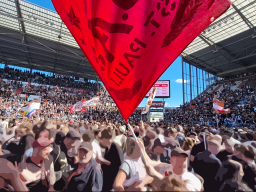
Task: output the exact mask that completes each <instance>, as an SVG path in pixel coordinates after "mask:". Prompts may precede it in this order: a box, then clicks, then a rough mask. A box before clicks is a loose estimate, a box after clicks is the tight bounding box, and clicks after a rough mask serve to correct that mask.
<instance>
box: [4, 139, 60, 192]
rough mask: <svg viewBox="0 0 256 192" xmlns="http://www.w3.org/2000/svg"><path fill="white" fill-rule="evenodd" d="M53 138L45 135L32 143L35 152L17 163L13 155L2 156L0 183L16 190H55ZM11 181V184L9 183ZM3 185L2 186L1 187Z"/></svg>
mask: <svg viewBox="0 0 256 192" xmlns="http://www.w3.org/2000/svg"><path fill="white" fill-rule="evenodd" d="M51 144H52V140H49V139H48V138H47V135H43V136H42V137H40V138H39V139H37V140H35V141H34V142H33V144H32V147H33V154H32V156H31V157H27V158H26V159H24V160H23V161H21V162H19V163H17V161H16V159H15V158H12V157H13V156H4V157H1V158H0V164H1V166H2V167H1V169H0V178H1V179H0V180H1V181H0V183H2V184H3V183H4V185H5V186H6V187H7V189H13V190H15V191H28V189H29V191H48V190H50V191H51V190H53V185H54V183H55V174H54V167H53V163H52V160H51V159H50V152H51V150H52V147H51ZM10 183H11V186H10V185H9V184H10ZM1 187H3V186H0V188H1Z"/></svg>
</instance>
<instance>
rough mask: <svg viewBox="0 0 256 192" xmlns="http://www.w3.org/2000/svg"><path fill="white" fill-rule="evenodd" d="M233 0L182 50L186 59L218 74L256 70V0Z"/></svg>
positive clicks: (223, 75) (221, 75) (224, 74)
mask: <svg viewBox="0 0 256 192" xmlns="http://www.w3.org/2000/svg"><path fill="white" fill-rule="evenodd" d="M232 2H233V4H232V6H231V7H230V8H229V10H228V11H227V12H226V13H225V14H223V15H222V16H221V17H220V18H218V19H217V20H216V21H215V22H213V23H212V24H211V25H210V26H209V27H208V28H207V29H206V30H205V31H204V32H203V33H201V35H199V36H198V37H197V38H196V39H195V40H194V41H193V42H192V43H191V44H190V45H189V46H188V47H187V49H185V50H184V52H183V53H182V57H183V58H184V60H185V61H186V62H188V63H190V64H192V65H194V66H196V67H198V68H200V69H203V70H205V71H207V72H209V73H212V74H214V75H217V76H220V77H225V76H229V75H233V74H239V73H243V72H245V71H252V70H256V28H255V26H256V1H255V0H232Z"/></svg>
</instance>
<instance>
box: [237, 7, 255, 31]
mask: <svg viewBox="0 0 256 192" xmlns="http://www.w3.org/2000/svg"><path fill="white" fill-rule="evenodd" d="M232 7H233V8H234V9H235V10H236V12H237V13H238V15H239V16H240V17H241V18H242V20H243V21H244V22H245V24H246V25H247V26H248V27H249V29H252V30H253V29H254V26H253V24H252V23H251V22H250V21H249V20H248V19H247V18H246V17H245V16H244V14H243V13H242V12H241V11H240V10H239V9H238V8H237V7H236V6H235V5H234V3H233V4H232Z"/></svg>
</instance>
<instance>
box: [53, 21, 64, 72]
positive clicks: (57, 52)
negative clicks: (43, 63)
mask: <svg viewBox="0 0 256 192" xmlns="http://www.w3.org/2000/svg"><path fill="white" fill-rule="evenodd" d="M62 26H63V22H61V25H60V33H59V36H58V38H59V40H58V43H57V49H56V55H55V64H54V71H55V67H56V63H57V62H58V56H59V49H60V39H61V32H62ZM54 73H55V72H54Z"/></svg>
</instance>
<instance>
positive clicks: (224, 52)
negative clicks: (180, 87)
mask: <svg viewBox="0 0 256 192" xmlns="http://www.w3.org/2000/svg"><path fill="white" fill-rule="evenodd" d="M199 37H200V38H201V39H202V40H203V41H204V42H205V43H207V44H208V45H209V46H211V47H213V49H214V50H213V53H217V52H219V53H220V54H221V55H222V56H223V57H224V58H226V59H227V60H229V61H230V60H234V57H233V56H232V55H231V54H230V53H229V51H227V50H226V49H225V48H220V47H219V46H218V44H217V43H214V42H213V41H211V40H210V39H209V38H207V37H205V36H204V35H203V34H201V35H199ZM237 64H238V65H240V66H241V67H243V66H244V64H243V63H242V62H240V61H239V62H238V63H237ZM209 68H212V67H207V68H206V69H209Z"/></svg>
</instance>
